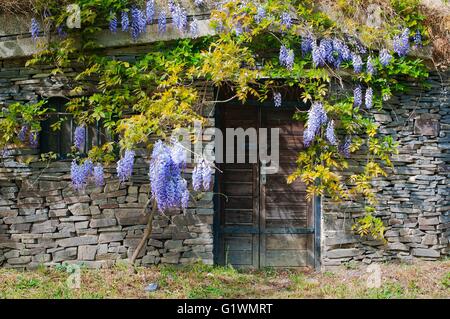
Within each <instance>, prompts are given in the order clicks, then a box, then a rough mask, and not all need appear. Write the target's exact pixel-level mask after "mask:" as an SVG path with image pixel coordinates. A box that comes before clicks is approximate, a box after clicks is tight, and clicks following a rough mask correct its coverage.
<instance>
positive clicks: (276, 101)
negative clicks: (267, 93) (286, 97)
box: [273, 92, 282, 107]
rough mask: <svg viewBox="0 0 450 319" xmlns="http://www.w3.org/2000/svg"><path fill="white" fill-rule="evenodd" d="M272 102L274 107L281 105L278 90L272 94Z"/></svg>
mask: <svg viewBox="0 0 450 319" xmlns="http://www.w3.org/2000/svg"><path fill="white" fill-rule="evenodd" d="M273 103H274V104H275V107H280V106H281V103H282V99H281V93H280V92H275V93H274V94H273Z"/></svg>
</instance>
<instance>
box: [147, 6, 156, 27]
mask: <svg viewBox="0 0 450 319" xmlns="http://www.w3.org/2000/svg"><path fill="white" fill-rule="evenodd" d="M154 15H155V0H148V1H147V3H146V5H145V18H146V20H147V23H148V24H151V23H152V21H153V17H154Z"/></svg>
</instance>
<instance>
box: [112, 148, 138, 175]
mask: <svg viewBox="0 0 450 319" xmlns="http://www.w3.org/2000/svg"><path fill="white" fill-rule="evenodd" d="M134 156H135V152H134V151H133V150H126V151H125V155H124V156H123V157H122V158H121V159H120V160H119V161H118V162H117V168H116V170H117V176H118V177H119V180H120V181H121V182H122V183H123V182H126V181H127V180H129V179H130V177H131V175H132V174H133V166H134Z"/></svg>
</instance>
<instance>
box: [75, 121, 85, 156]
mask: <svg viewBox="0 0 450 319" xmlns="http://www.w3.org/2000/svg"><path fill="white" fill-rule="evenodd" d="M73 140H74V145H75V147H76V148H77V150H78V151H80V152H83V151H84V145H85V142H86V127H84V126H77V127H76V128H75V133H74V136H73Z"/></svg>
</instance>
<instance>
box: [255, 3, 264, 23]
mask: <svg viewBox="0 0 450 319" xmlns="http://www.w3.org/2000/svg"><path fill="white" fill-rule="evenodd" d="M265 17H266V9H264V7H263V6H262V5H259V6H258V9H257V11H256V15H255V22H256V23H261V21H262V20H263V19H264V18H265Z"/></svg>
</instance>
